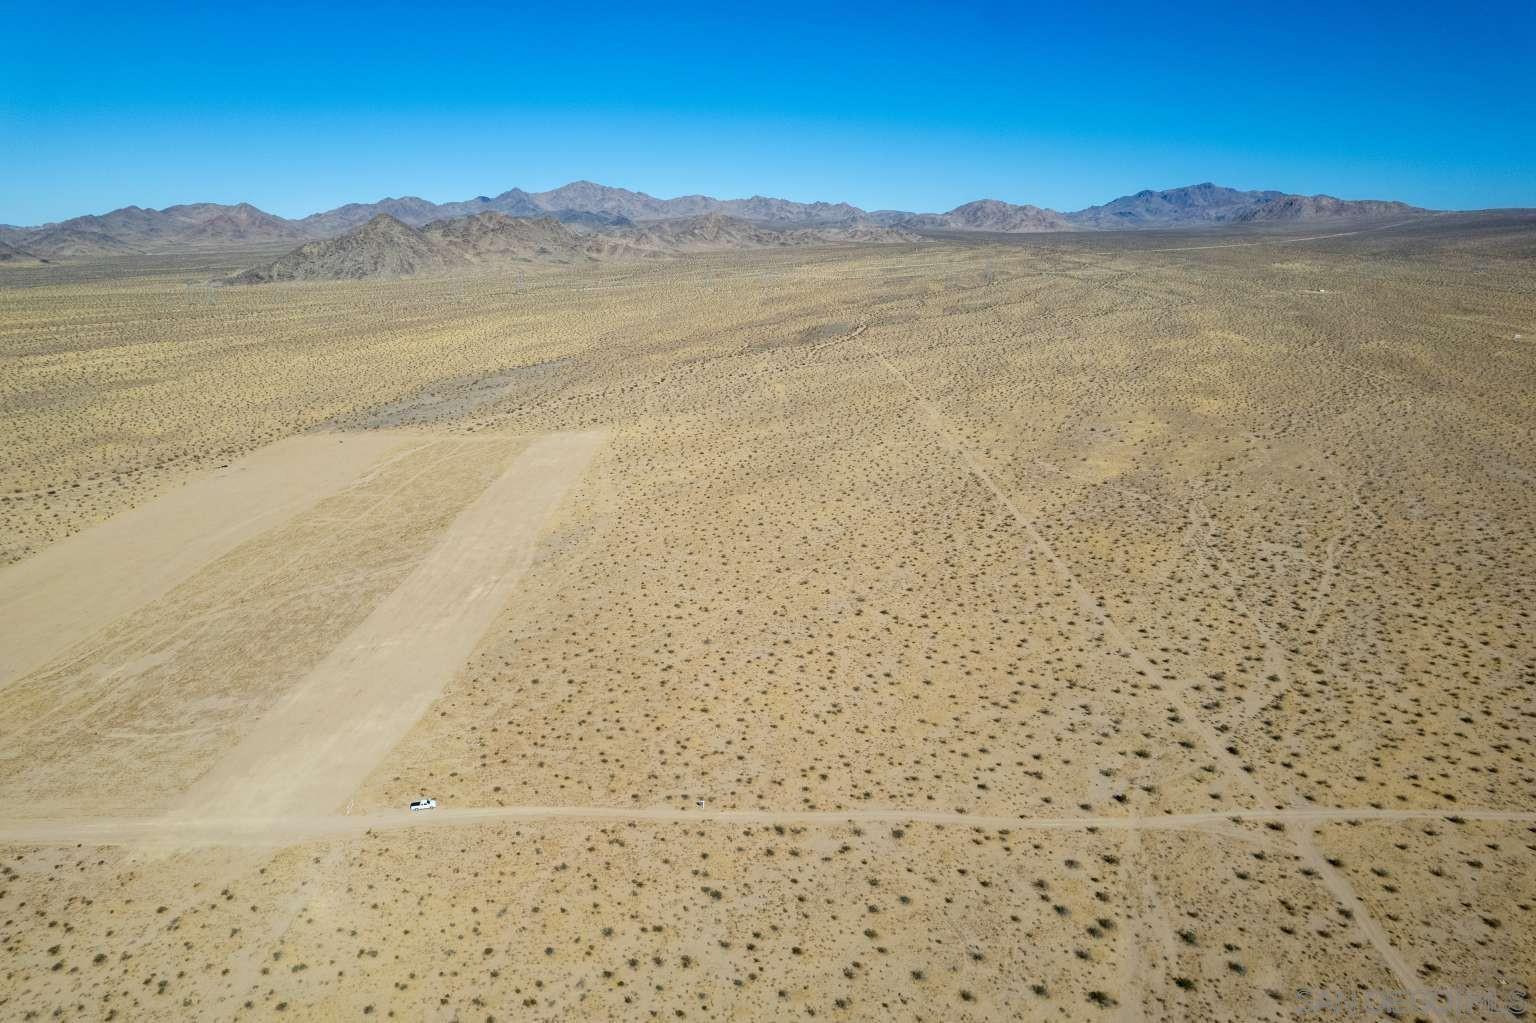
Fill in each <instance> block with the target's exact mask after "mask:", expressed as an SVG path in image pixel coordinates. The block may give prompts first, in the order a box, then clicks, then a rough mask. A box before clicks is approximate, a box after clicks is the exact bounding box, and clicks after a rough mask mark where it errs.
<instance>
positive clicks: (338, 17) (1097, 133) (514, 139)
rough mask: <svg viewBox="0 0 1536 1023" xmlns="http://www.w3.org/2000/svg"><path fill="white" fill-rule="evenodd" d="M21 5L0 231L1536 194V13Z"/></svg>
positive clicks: (1399, 7) (1481, 202) (12, 25)
mask: <svg viewBox="0 0 1536 1023" xmlns="http://www.w3.org/2000/svg"><path fill="white" fill-rule="evenodd" d="M727 6H728V5H725V4H718V3H712V4H707V5H699V6H698V7H695V8H692V9H685V8H671V9H666V8H662V7H657V6H654V5H649V4H630V3H626V4H622V5H615V6H613V7H612V8H611V9H608V8H606V7H605V6H604V5H603V4H602V3H586V4H564V5H543V4H541V5H537V6H531V7H529V8H527V9H518V8H517V7H515V6H511V5H490V4H487V5H483V6H475V5H463V4H454V3H447V2H444V3H437V4H416V5H405V4H399V5H393V4H378V5H374V6H367V7H365V6H350V5H347V4H345V3H334V4H329V5H326V4H321V3H315V4H306V5H303V6H296V5H295V6H290V5H286V4H284V3H281V2H262V3H230V2H225V3H220V4H216V5H207V6H202V5H182V6H179V7H173V6H161V5H158V4H155V3H120V2H113V3H74V2H68V0H63V2H59V0H49V2H44V3H38V2H35V0H0V26H3V29H0V35H3V36H4V44H3V53H4V58H3V59H0V222H4V223H13V224H17V223H19V224H31V223H40V222H43V221H48V220H56V219H61V218H64V217H69V216H73V215H76V214H79V213H86V212H101V211H104V210H107V209H111V208H113V207H117V206H122V205H126V204H130V203H133V204H137V205H141V206H156V207H159V206H165V205H168V204H171V203H176V202H190V201H197V200H211V201H220V202H236V201H240V200H246V201H249V202H253V203H255V204H256V205H258V206H261V207H262V208H264V209H268V210H271V211H273V212H276V213H280V214H284V215H288V216H294V215H301V214H304V213H309V212H313V211H315V210H319V209H325V208H328V207H331V206H335V205H338V204H340V203H343V202H348V201H370V200H373V199H377V198H380V197H381V196H385V195H402V194H414V195H421V196H424V197H426V198H429V199H433V200H437V201H445V200H450V199H462V198H468V197H470V196H474V195H479V194H495V193H497V192H500V191H503V190H505V189H507V188H510V187H512V186H514V185H517V186H521V187H523V188H526V189H529V190H537V189H544V188H550V187H553V186H555V185H559V184H563V183H564V182H566V181H569V180H572V179H575V178H590V179H592V180H595V181H600V182H603V183H605V184H613V185H622V186H626V187H630V188H637V189H641V190H643V191H646V192H651V193H653V194H656V195H661V196H672V195H678V194H683V193H689V192H704V193H708V194H711V195H717V196H721V197H734V196H743V195H751V194H754V193H760V194H767V195H778V196H785V197H788V198H792V199H801V200H811V199H827V200H846V201H849V202H853V203H856V204H857V205H860V206H863V207H865V208H868V209H878V208H899V209H915V210H942V209H948V208H950V207H953V206H955V205H957V204H959V203H962V202H966V201H968V200H971V199H975V198H979V197H983V196H986V197H993V198H999V199H1005V200H1009V201H1012V202H1031V203H1036V204H1038V205H1042V206H1050V207H1055V208H1058V209H1074V208H1078V207H1081V206H1085V205H1088V204H1091V203H1095V202H1102V201H1105V200H1108V199H1110V198H1113V197H1114V196H1116V195H1120V194H1124V193H1126V192H1130V191H1135V190H1137V189H1140V188H1144V187H1151V188H1165V187H1171V186H1174V185H1181V184H1190V183H1194V182H1197V181H1205V180H1214V181H1217V182H1219V183H1221V184H1228V185H1233V186H1236V187H1241V188H1279V189H1284V190H1286V191H1297V192H1307V193H1311V192H1328V193H1331V194H1334V195H1340V196H1344V197H1346V198H1368V197H1381V198H1396V199H1404V200H1407V201H1409V202H1414V203H1419V204H1422V205H1426V206H1432V207H1439V208H1476V207H1487V206H1514V205H1523V206H1536V64H1533V62H1532V44H1533V41H1536V2H1533V0H1523V2H1517V3H1498V2H1495V3H1488V4H1478V3H1473V4H1449V3H1436V4H1418V3H1415V2H1413V0H1408V2H1394V3H1380V4H1376V5H1366V6H1356V5H1351V4H1348V3H1329V4H1319V5H1317V6H1316V8H1314V9H1308V8H1307V5H1306V4H1305V3H1301V4H1273V5H1254V4H1232V3H1224V4H1221V5H1210V6H1203V5H1198V4H1196V5H1191V4H1136V5H1125V6H1118V5H1100V4H1095V3H1092V2H1086V3H1072V4H1060V3H1053V4H1049V5H1041V6H1040V7H1039V8H1038V9H1030V8H1029V7H1028V6H1027V5H1023V4H1009V5H997V6H986V5H965V4H960V3H949V4H944V5H916V4H914V5H901V4H882V5H873V4H871V5H868V6H864V7H841V8H838V7H834V6H833V5H831V4H825V3H823V4H816V5H805V6H800V5H797V4H795V3H781V4H777V5H774V6H771V7H764V8H761V9H753V10H746V9H744V10H741V11H736V12H732V11H728V10H725V9H724V8H725V7H727Z"/></svg>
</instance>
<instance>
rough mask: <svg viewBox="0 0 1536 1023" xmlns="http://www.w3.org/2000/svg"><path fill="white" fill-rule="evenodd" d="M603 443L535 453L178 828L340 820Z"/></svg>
mask: <svg viewBox="0 0 1536 1023" xmlns="http://www.w3.org/2000/svg"><path fill="white" fill-rule="evenodd" d="M604 436H605V435H604V434H602V433H597V432H591V433H561V434H551V435H549V436H546V437H541V438H539V439H538V440H536V441H534V442H533V443H531V444H529V446H528V447H527V448H525V449H524V450H523V452H522V453H521V454H520V455H518V456H517V458H516V459H514V460H513V462H512V464H511V465H510V466H508V468H507V470H506V471H505V472H504V473H503V474H502V475H501V476H500V477H499V478H498V479H497V480H496V481H495V482H493V483H492V484H491V485H490V486H489V487H487V488H486V489H485V490H484V491H483V492H482V493H481V494H480V496H479V497H477V498H476V499H475V500H474V501H473V502H472V503H471V504H470V505H469V506H468V507H466V508H465V509H464V510H463V511H462V512H460V513H459V516H458V517H457V518H456V519H454V521H453V523H452V524H451V525H450V526H449V527H448V530H447V532H446V533H445V534H444V535H443V537H442V539H441V540H440V541H439V542H438V544H437V546H436V547H435V548H434V549H433V550H432V551H431V552H429V553H428V554H427V556H426V557H425V558H424V559H423V560H422V561H421V563H420V564H418V565H417V566H416V567H415V568H414V569H413V570H412V571H411V573H410V575H408V576H406V577H405V580H404V581H403V582H402V583H401V584H400V585H399V587H397V588H396V589H395V590H394V592H392V593H390V594H389V595H388V596H387V597H385V598H384V599H383V600H382V601H380V602H379V605H378V606H377V607H375V608H374V609H373V612H372V613H371V614H369V616H368V617H367V618H365V619H364V620H363V622H362V623H361V624H360V625H359V626H357V628H356V629H354V630H353V631H352V632H351V633H350V634H349V635H348V636H347V637H346V638H345V639H343V640H342V641H341V643H340V644H339V645H338V646H337V647H336V649H334V650H333V651H331V653H330V654H329V655H328V656H327V657H326V658H325V660H323V661H321V662H320V664H318V665H317V666H316V667H315V668H314V670H312V671H311V672H310V673H309V675H308V676H307V677H306V678H305V679H304V680H303V681H302V682H300V683H299V685H298V686H297V687H296V688H295V689H294V690H293V691H292V692H291V693H289V694H288V695H287V696H286V697H285V698H284V699H283V701H282V702H281V703H279V704H278V705H277V706H276V707H275V708H274V709H273V710H272V711H271V712H270V713H269V714H268V715H267V716H266V717H265V718H264V719H263V720H262V721H260V722H259V723H257V724H256V725H255V727H254V728H253V730H252V731H251V732H249V733H248V734H247V735H246V736H245V737H244V738H243V739H242V740H241V742H240V744H239V745H238V746H236V747H235V749H234V750H233V751H232V752H231V753H230V754H229V756H227V757H226V758H225V759H224V760H223V761H221V762H220V763H219V764H217V765H216V766H215V767H214V768H213V770H212V771H210V772H209V773H208V774H207V775H205V776H204V777H203V778H202V779H200V780H199V781H198V782H197V784H195V785H194V786H193V787H192V789H191V791H189V792H188V793H187V795H186V796H185V797H184V798H183V800H182V801H181V804H180V806H179V808H178V809H177V810H175V811H173V812H172V814H171V822H172V826H173V827H174V822H175V821H176V820H178V819H179V820H183V821H184V820H188V819H194V820H195V819H198V818H207V817H243V818H257V819H261V818H267V819H271V818H278V817H284V816H291V815H293V814H295V813H298V814H305V813H309V814H321V813H326V812H328V811H331V810H338V809H340V807H341V806H342V804H344V803H345V802H346V801H347V798H348V797H349V796H350V795H351V794H352V793H353V792H354V791H355V790H356V789H357V787H358V786H359V785H361V784H362V782H363V780H364V779H365V778H366V777H367V775H368V772H370V771H371V770H373V768H374V766H375V765H376V764H377V763H378V762H379V761H380V760H382V759H383V758H384V756H385V755H386V754H387V753H388V752H389V751H390V749H392V748H393V747H394V745H395V743H397V742H398V741H399V740H400V738H401V737H402V736H403V735H405V733H406V732H407V731H408V730H409V729H410V727H411V726H412V725H413V724H415V723H416V721H417V719H418V718H420V717H421V715H422V714H423V713H425V712H426V710H427V708H428V707H429V706H431V704H432V701H434V700H435V699H437V697H438V696H439V694H441V692H442V689H443V686H444V685H445V684H446V683H447V681H448V679H449V678H450V677H451V676H452V674H453V673H454V672H455V671H456V670H457V669H458V668H459V667H460V666H461V665H462V664H463V663H464V661H465V660H466V659H468V657H469V655H470V654H471V653H472V652H473V650H474V647H475V644H476V643H477V642H478V641H479V639H480V637H481V636H482V635H483V634H484V633H485V630H486V629H487V628H489V627H490V624H491V622H492V621H493V620H494V619H495V617H496V615H497V614H499V613H500V612H501V610H502V608H503V607H504V606H505V605H506V603H507V601H508V599H509V598H510V596H511V594H512V590H513V588H514V587H515V586H516V585H517V582H518V580H519V578H521V576H522V574H523V572H524V570H525V569H526V568H527V567H528V565H529V563H530V562H531V561H532V558H533V553H534V549H535V544H536V542H537V540H538V538H539V535H540V533H541V532H543V529H544V525H545V523H546V522H547V521H548V520H549V518H550V516H551V515H552V514H553V512H554V511H555V509H556V507H557V506H558V504H559V502H560V498H561V497H562V496H563V495H564V494H565V492H566V490H567V489H568V488H569V487H570V486H571V484H572V483H574V482H575V481H576V480H577V479H579V478H580V476H581V474H582V472H583V471H584V470H585V469H586V466H587V463H588V462H589V461H590V460H591V458H592V456H593V455H594V454H595V453H596V451H597V449H598V447H599V446H601V444H602V442H603V439H604Z"/></svg>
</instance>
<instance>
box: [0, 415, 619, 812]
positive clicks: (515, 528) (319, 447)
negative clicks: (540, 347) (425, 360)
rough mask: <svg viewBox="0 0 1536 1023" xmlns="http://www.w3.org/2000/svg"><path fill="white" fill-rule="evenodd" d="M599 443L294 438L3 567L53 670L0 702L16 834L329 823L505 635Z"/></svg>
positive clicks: (28, 635) (1, 763)
mask: <svg viewBox="0 0 1536 1023" xmlns="http://www.w3.org/2000/svg"><path fill="white" fill-rule="evenodd" d="M600 444H601V435H600V434H596V433H582V434H560V435H552V436H547V437H539V438H535V439H534V440H533V441H532V443H531V444H530V443H528V442H527V441H525V440H524V439H523V438H517V437H500V436H473V437H471V436H458V437H442V436H431V435H422V434H414V435H412V434H385V433H380V434H364V435H351V436H348V435H332V434H323V435H318V436H307V437H303V438H295V439H292V440H288V441H283V442H280V443H278V444H275V445H273V446H271V447H270V448H265V449H262V450H260V451H258V452H256V453H255V454H254V455H252V456H251V457H250V458H248V459H245V460H243V461H241V462H238V463H236V464H234V465H232V466H231V467H230V468H229V469H228V470H225V471H221V472H219V473H216V474H214V475H213V476H211V477H207V478H204V479H201V480H199V481H197V482H196V483H194V484H192V485H190V486H188V487H185V488H182V489H177V490H173V491H171V492H170V493H169V494H167V495H165V496H164V497H162V498H159V499H157V500H155V501H152V502H151V503H150V504H148V505H146V506H144V507H142V508H140V509H136V510H135V511H133V512H130V513H128V514H127V515H125V516H122V517H121V518H120V519H115V520H112V521H110V522H108V523H106V524H104V525H102V526H99V527H96V528H94V529H91V530H87V531H86V532H84V533H81V534H80V535H78V536H75V537H72V538H70V539H68V540H65V541H63V542H62V543H60V544H59V545H57V546H56V547H53V548H50V549H49V550H48V551H46V552H44V554H43V555H40V556H39V557H38V558H37V559H34V560H33V561H28V562H24V563H22V564H21V565H18V566H15V567H13V568H12V569H10V570H9V571H8V572H7V573H6V579H5V582H6V583H7V585H8V586H9V587H10V589H9V591H8V592H9V593H10V594H11V597H10V600H11V602H12V605H13V606H14V607H15V608H16V609H17V614H16V617H15V618H14V619H12V620H13V621H14V622H15V623H16V626H17V632H18V634H19V635H20V636H21V638H22V639H23V640H24V641H26V642H28V643H30V644H31V645H30V647H28V648H27V649H28V652H29V653H31V654H32V659H33V660H34V661H44V659H43V657H42V656H41V651H42V650H43V648H44V644H45V643H46V644H48V645H49V646H50V647H51V651H50V652H53V653H54V656H53V657H52V658H49V659H47V660H46V661H44V663H42V664H41V665H40V666H39V667H37V668H36V669H35V670H33V671H31V672H29V673H25V674H19V675H18V676H17V677H15V678H13V680H12V682H11V687H10V691H9V693H8V694H7V701H8V713H7V715H6V720H5V721H4V722H3V724H0V730H3V734H4V736H5V748H4V750H3V752H0V786H3V788H0V791H3V792H4V793H5V794H6V797H7V798H8V799H9V800H10V802H11V803H12V805H13V810H12V812H13V813H14V814H18V815H22V816H28V815H31V816H36V815H40V814H59V813H64V814H69V813H74V812H82V811H97V812H110V811H116V812H123V811H125V810H131V809H132V808H134V807H138V808H140V809H147V808H154V807H156V806H162V807H164V808H166V809H167V810H171V811H174V812H176V813H178V814H180V815H182V816H186V815H194V816H195V815H198V814H217V815H220V816H226V817H229V816H233V817H241V816H263V815H272V814H277V813H289V812H293V811H295V810H298V811H299V812H309V813H313V812H325V811H329V810H339V809H340V808H341V806H342V805H343V804H345V803H346V801H347V798H348V797H349V796H350V795H351V794H352V792H353V790H354V789H355V788H356V787H357V785H358V783H359V782H360V781H361V780H362V778H363V777H364V776H365V775H366V773H367V772H368V770H369V769H371V768H372V767H373V766H374V764H375V763H376V762H377V761H378V760H379V759H380V758H381V757H382V756H383V755H384V754H385V753H386V752H387V751H388V750H389V748H390V747H391V746H393V745H394V743H395V742H396V741H397V740H398V739H399V738H400V736H401V735H402V734H404V732H405V730H406V729H408V728H409V727H410V726H411V724H412V723H414V722H415V720H416V719H417V718H418V717H419V716H420V715H421V714H422V712H423V711H424V710H425V709H426V707H427V706H428V705H429V704H430V703H431V702H432V700H433V699H435V698H436V696H437V695H438V693H439V692H440V691H441V689H442V686H443V685H444V683H445V682H446V681H447V680H448V678H450V677H451V676H452V674H453V673H454V672H455V671H457V670H458V669H459V667H460V665H461V664H462V663H463V661H464V660H465V659H466V658H467V657H468V656H469V654H470V652H471V651H472V650H473V648H474V645H475V643H476V641H477V640H478V639H479V638H480V636H481V634H482V633H483V632H484V631H485V629H486V627H487V625H488V624H489V623H490V621H491V620H492V619H493V618H494V617H495V616H496V615H497V614H498V613H499V612H501V610H502V609H503V607H504V605H505V604H506V602H507V601H508V600H509V599H510V596H511V593H512V591H513V588H514V587H515V586H516V583H517V580H518V578H519V577H520V575H521V573H522V571H523V570H524V569H525V568H526V566H527V565H528V564H529V562H530V561H531V559H532V557H533V553H534V550H535V548H536V544H537V541H538V538H539V536H540V533H541V531H542V530H543V528H544V526H545V525H546V524H547V523H548V522H549V521H550V519H551V517H552V516H553V515H554V512H555V510H556V508H557V507H558V505H559V502H560V500H561V498H562V497H564V495H565V493H566V490H567V489H568V488H569V487H570V485H571V483H572V482H573V481H574V480H576V479H578V478H579V477H580V475H581V473H582V472H583V470H584V468H585V466H586V464H587V462H588V460H589V459H590V457H591V455H592V453H593V452H594V451H595V450H596V449H597V447H598V446H600ZM327 490H328V491H330V492H329V493H326V491H327ZM122 562H126V564H124V563H122ZM162 566H163V567H162ZM38 569H46V571H40V570H38ZM135 573H138V574H135ZM141 579H142V580H144V584H143V585H139V586H134V585H132V583H134V582H135V581H138V580H141ZM94 580H104V581H106V582H107V583H109V584H117V583H122V584H123V585H120V586H116V585H109V586H107V587H106V588H104V589H101V590H98V589H95V588H93V587H92V586H91V585H89V584H90V583H91V582H92V581H94ZM28 587H31V588H30V589H29V588H28ZM34 651H35V652H34ZM194 780H195V785H194V784H193V783H194ZM189 786H190V788H189Z"/></svg>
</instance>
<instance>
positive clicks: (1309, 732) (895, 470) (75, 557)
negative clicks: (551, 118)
mask: <svg viewBox="0 0 1536 1023" xmlns="http://www.w3.org/2000/svg"><path fill="white" fill-rule="evenodd" d="M253 261H254V260H253V258H252V256H251V254H249V253H228V254H220V253H201V254H197V255H189V256H158V257H151V256H135V257H117V258H103V259H96V260H84V261H79V262H73V263H70V262H66V263H61V264H51V265H44V266H27V267H20V266H18V267H0V435H3V438H4V444H3V445H0V562H3V567H0V799H3V804H4V806H5V813H4V814H3V816H0V1017H3V1018H6V1019H93V1020H95V1019H120V1020H135V1019H207V1018H213V1019H231V1020H244V1019H269V1018H294V1019H361V1018H391V1019H401V1020H417V1019H433V1020H465V1021H469V1020H493V1019H494V1020H557V1019H573V1018H583V1019H805V1018H819V1019H830V1020H852V1019H871V1018H882V1019H885V1018H889V1019H898V1020H928V1021H950V1020H994V1019H1050V1020H1135V1019H1152V1020H1170V1021H1172V1020H1185V1019H1229V1020H1289V1019H1339V1018H1348V1019H1355V1018H1369V1019H1374V1018H1381V1017H1382V1016H1383V1015H1384V1014H1388V1013H1390V1014H1391V1015H1393V1016H1394V1017H1395V1018H1399V1019H1425V1020H1450V1019H1508V1018H1512V1017H1513V1015H1514V1014H1515V1013H1516V1012H1517V1011H1520V1010H1522V1009H1523V1006H1524V1003H1525V992H1528V991H1529V990H1530V989H1531V986H1532V984H1533V983H1536V747H1533V741H1536V635H1533V631H1532V628H1533V625H1532V620H1531V615H1532V611H1533V608H1536V539H1533V527H1536V216H1532V215H1529V214H1507V215H1505V214H1482V215H1467V216H1460V215H1442V216H1438V217H1420V218H1415V219H1412V220H1410V221H1408V222H1403V223H1393V224H1373V225H1369V226H1366V227H1361V228H1357V229H1351V228H1349V227H1347V226H1343V227H1329V228H1327V229H1323V230H1319V229H1311V230H1305V229H1302V228H1290V229H1257V228H1255V229H1239V228H1231V229H1226V230H1222V231H1208V232H1199V231H1181V232H1157V231H1143V232H1139V233H1136V234H1117V233H1114V232H1105V233H1096V234H1092V235H1074V234H1058V235H1026V236H1016V237H1012V238H1005V237H1001V236H998V237H988V236H971V237H966V238H958V237H956V238H942V237H940V238H933V239H929V240H926V241H922V242H916V243H911V244H905V243H903V244H885V245H845V246H829V247H810V248H804V249H792V250H785V251H753V252H737V253H720V254H711V255H698V256H692V257H688V258H680V259H668V260H654V261H636V262H632V263H622V262H620V263H605V264H600V265H592V266H546V267H539V266H532V267H529V268H528V269H526V270H519V271H516V272H508V271H506V270H505V269H502V270H497V271H494V272H492V271H480V270H474V271H464V272H457V273H451V274H440V275H436V276H421V277H415V278H410V279H408V280H362V281H345V282H303V283H289V284H269V285H262V286H251V287H238V286H228V287H215V286H210V285H209V284H208V283H207V282H208V281H210V280H213V279H215V278H221V277H224V276H227V275H228V274H230V273H233V272H235V271H237V270H239V269H241V268H242V267H246V266H250V265H251V264H252V262H253ZM426 796H430V797H433V798H435V799H437V800H438V802H439V804H440V805H439V807H438V809H436V810H434V811H429V812H426V813H418V814H412V813H411V812H410V811H408V810H407V809H406V806H407V804H408V803H409V802H410V801H411V800H413V799H417V798H421V797H426Z"/></svg>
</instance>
